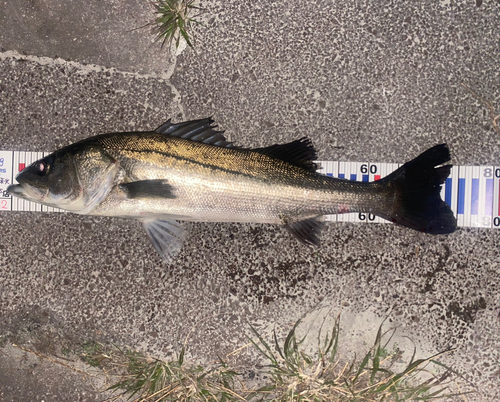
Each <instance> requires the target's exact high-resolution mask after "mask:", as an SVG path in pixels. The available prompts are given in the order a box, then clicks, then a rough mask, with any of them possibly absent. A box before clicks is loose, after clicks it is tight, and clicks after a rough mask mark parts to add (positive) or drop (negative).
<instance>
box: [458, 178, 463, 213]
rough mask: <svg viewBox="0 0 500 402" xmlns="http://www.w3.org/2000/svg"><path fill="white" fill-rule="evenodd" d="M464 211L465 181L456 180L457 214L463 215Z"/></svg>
mask: <svg viewBox="0 0 500 402" xmlns="http://www.w3.org/2000/svg"><path fill="white" fill-rule="evenodd" d="M464 209H465V179H458V208H457V213H459V214H461V215H463V214H464Z"/></svg>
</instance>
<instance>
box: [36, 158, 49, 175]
mask: <svg viewBox="0 0 500 402" xmlns="http://www.w3.org/2000/svg"><path fill="white" fill-rule="evenodd" d="M35 170H36V172H37V173H38V174H39V175H40V176H44V175H46V174H47V172H48V171H49V165H48V164H47V163H46V162H44V161H40V162H38V163H37V164H36V165H35Z"/></svg>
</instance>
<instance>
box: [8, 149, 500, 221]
mask: <svg viewBox="0 0 500 402" xmlns="http://www.w3.org/2000/svg"><path fill="white" fill-rule="evenodd" d="M48 154H49V153H48V152H19V151H0V210H1V211H38V212H61V210H59V209H57V208H51V207H46V206H43V205H40V204H37V203H34V202H30V201H25V200H22V199H19V198H17V197H14V198H12V197H11V195H10V194H9V193H8V192H7V187H8V186H9V185H10V184H15V183H16V181H15V177H16V175H17V173H18V172H20V171H21V170H23V169H24V167H26V166H28V165H30V164H31V163H33V162H35V161H36V160H38V159H40V158H43V157H44V156H45V155H48ZM319 163H320V164H321V169H320V170H319V171H318V172H319V173H322V174H326V175H328V176H332V177H338V178H344V179H349V180H357V181H373V180H379V179H380V178H382V177H385V176H387V175H388V174H389V173H391V172H393V171H394V170H396V169H397V168H398V167H399V166H401V165H400V164H397V163H371V162H331V161H320V162H319ZM441 197H442V198H443V200H445V201H446V202H447V203H448V204H449V205H450V206H451V209H452V211H453V213H454V214H455V216H456V217H457V222H458V226H462V227H483V228H500V166H453V168H452V169H451V174H450V176H449V177H448V178H447V179H446V182H445V183H444V186H443V189H442V192H441ZM327 220H328V221H333V222H336V221H338V222H359V223H389V222H388V221H386V220H384V219H381V218H378V217H376V216H374V215H371V214H362V213H361V214H358V213H349V214H342V215H329V216H328V217H327Z"/></svg>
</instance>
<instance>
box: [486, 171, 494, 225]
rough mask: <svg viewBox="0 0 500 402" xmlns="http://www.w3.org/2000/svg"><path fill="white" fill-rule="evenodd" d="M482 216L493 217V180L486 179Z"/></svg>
mask: <svg viewBox="0 0 500 402" xmlns="http://www.w3.org/2000/svg"><path fill="white" fill-rule="evenodd" d="M484 214H485V215H489V216H492V215H493V179H486V204H485V205H484Z"/></svg>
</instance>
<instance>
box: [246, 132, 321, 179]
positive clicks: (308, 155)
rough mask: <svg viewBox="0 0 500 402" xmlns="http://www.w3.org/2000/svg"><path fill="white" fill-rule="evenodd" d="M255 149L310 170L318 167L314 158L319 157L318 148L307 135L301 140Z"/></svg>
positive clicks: (312, 170) (313, 170)
mask: <svg viewBox="0 0 500 402" xmlns="http://www.w3.org/2000/svg"><path fill="white" fill-rule="evenodd" d="M253 151H256V152H260V153H261V154H264V155H267V156H270V157H272V158H276V159H280V160H282V161H284V162H288V163H291V164H292V165H295V166H299V167H301V168H304V169H307V170H309V171H310V172H315V171H316V169H317V168H318V166H317V165H316V163H314V160H315V159H316V158H317V154H316V150H315V149H314V146H313V144H312V142H311V140H310V139H309V138H307V137H302V138H301V139H300V140H296V141H293V142H289V143H288V144H277V145H271V146H270V147H266V148H256V149H253Z"/></svg>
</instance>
